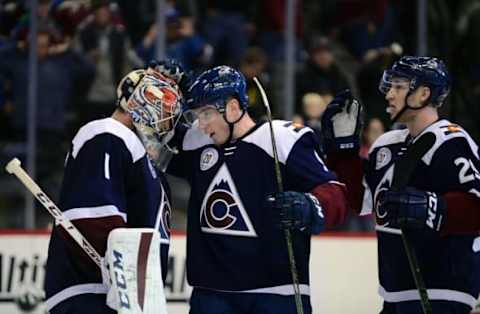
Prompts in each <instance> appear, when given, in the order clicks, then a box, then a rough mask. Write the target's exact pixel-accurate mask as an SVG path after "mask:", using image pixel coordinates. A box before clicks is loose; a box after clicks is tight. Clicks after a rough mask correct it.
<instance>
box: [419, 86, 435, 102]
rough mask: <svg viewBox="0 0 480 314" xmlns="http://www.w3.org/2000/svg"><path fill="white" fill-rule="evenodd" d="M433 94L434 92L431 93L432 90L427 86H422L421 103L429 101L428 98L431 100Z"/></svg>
mask: <svg viewBox="0 0 480 314" xmlns="http://www.w3.org/2000/svg"><path fill="white" fill-rule="evenodd" d="M431 93H432V92H431V91H430V88H428V87H427V86H422V87H421V91H420V101H421V103H424V102H425V101H427V100H428V98H430V95H431Z"/></svg>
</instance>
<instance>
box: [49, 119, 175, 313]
mask: <svg viewBox="0 0 480 314" xmlns="http://www.w3.org/2000/svg"><path fill="white" fill-rule="evenodd" d="M169 199H170V197H169V190H168V186H167V183H166V180H165V178H164V176H163V174H162V173H157V172H156V171H155V169H154V167H153V166H152V164H151V163H150V161H149V159H148V157H147V155H146V152H145V149H144V147H143V145H142V143H141V141H140V140H139V138H138V137H137V135H136V134H135V133H134V132H133V131H132V130H130V129H129V128H127V127H126V126H125V125H123V124H122V123H120V122H118V121H116V120H114V119H112V118H107V119H102V120H96V121H92V122H90V123H88V124H86V125H85V126H83V127H82V128H81V129H80V130H79V131H78V133H77V134H76V136H75V137H74V139H73V141H72V146H71V149H70V151H69V153H68V155H67V159H66V161H65V172H64V178H63V183H62V188H61V193H60V201H59V207H60V209H61V210H62V211H63V214H64V215H65V217H67V218H68V219H70V220H71V221H72V223H73V224H74V225H75V226H76V227H77V228H78V229H79V230H80V232H81V233H82V235H84V236H85V238H86V239H87V240H88V241H89V242H90V243H91V244H92V245H93V246H94V247H95V249H96V250H97V251H98V252H99V253H100V255H102V256H103V255H104V254H105V250H106V244H107V237H108V234H109V232H110V231H111V230H112V229H114V228H117V227H154V226H155V225H156V222H157V221H158V225H159V231H160V235H161V255H162V256H161V260H162V275H163V278H164V279H165V276H166V271H167V259H168V248H169V237H170V230H169V219H170V205H169ZM162 200H163V203H164V204H165V206H161V203H162ZM45 291H46V298H47V301H46V304H47V307H48V309H51V308H53V307H54V306H55V305H57V304H59V303H60V302H62V301H64V300H66V299H68V298H70V297H73V296H76V295H79V294H84V293H96V294H102V293H107V287H106V286H105V285H103V284H102V276H101V273H100V270H99V268H98V267H97V265H96V264H95V263H94V262H93V261H91V260H90V259H89V257H88V256H87V255H86V254H85V253H84V252H83V251H82V249H81V248H80V247H79V246H78V245H77V244H76V243H75V242H74V241H73V240H72V239H71V238H70V237H69V235H68V234H66V232H65V231H64V230H62V229H61V227H55V228H54V229H53V230H52V235H51V239H50V244H49V249H48V259H47V271H46V279H45Z"/></svg>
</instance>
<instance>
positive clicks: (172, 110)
mask: <svg viewBox="0 0 480 314" xmlns="http://www.w3.org/2000/svg"><path fill="white" fill-rule="evenodd" d="M181 97H182V96H181V92H180V89H179V87H178V85H177V84H176V83H175V82H174V81H173V80H171V79H169V78H166V77H164V76H163V75H161V74H160V73H158V72H156V71H154V70H152V69H148V70H135V71H132V72H130V73H129V74H128V75H127V76H125V77H124V78H123V79H122V80H121V81H120V84H119V85H118V88H117V99H118V100H117V105H118V106H119V107H121V108H122V109H123V110H125V111H126V112H128V113H129V114H130V116H131V118H132V120H133V124H134V126H135V129H136V131H137V134H138V135H139V137H140V139H141V140H142V142H143V144H144V145H145V149H146V150H147V152H148V154H149V156H150V158H151V159H152V161H154V162H155V163H156V164H157V166H158V164H159V163H161V161H160V160H159V159H160V157H161V156H160V151H161V150H162V148H163V147H164V146H165V144H166V143H167V142H168V141H169V140H170V139H171V138H172V137H173V132H174V129H175V126H176V124H177V122H178V120H179V117H180V110H181Z"/></svg>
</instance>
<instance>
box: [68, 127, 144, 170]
mask: <svg viewBox="0 0 480 314" xmlns="http://www.w3.org/2000/svg"><path fill="white" fill-rule="evenodd" d="M105 133H107V134H112V135H114V136H116V137H118V138H120V139H121V140H122V141H123V142H124V143H125V146H126V147H127V149H128V151H129V152H130V154H131V155H132V160H133V162H136V161H137V160H139V159H140V158H142V157H143V156H144V155H145V153H146V152H145V148H144V147H143V144H142V142H141V141H140V139H139V138H138V136H137V135H136V134H135V133H134V132H133V131H132V130H130V129H129V128H127V127H126V126H125V125H123V124H122V123H120V122H118V121H117V120H115V119H112V118H106V119H100V120H95V121H92V122H89V123H87V124H86V125H84V126H83V127H82V128H80V130H79V131H78V133H77V135H75V137H74V138H73V140H72V145H73V149H72V157H73V158H76V157H77V155H78V152H79V151H80V149H82V147H83V145H84V144H85V143H86V142H88V141H89V140H91V139H93V138H94V137H95V136H97V135H100V134H105Z"/></svg>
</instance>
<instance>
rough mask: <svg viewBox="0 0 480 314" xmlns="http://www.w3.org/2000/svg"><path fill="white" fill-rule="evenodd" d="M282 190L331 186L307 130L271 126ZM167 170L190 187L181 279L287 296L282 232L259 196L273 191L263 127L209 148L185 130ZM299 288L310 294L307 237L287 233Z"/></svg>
mask: <svg viewBox="0 0 480 314" xmlns="http://www.w3.org/2000/svg"><path fill="white" fill-rule="evenodd" d="M273 126H274V129H275V136H276V144H277V150H278V158H279V161H280V167H281V173H282V177H283V188H284V190H286V191H287V190H293V191H299V192H308V191H310V190H312V189H313V188H315V187H316V186H318V185H320V184H323V183H327V182H330V181H333V180H336V178H335V176H334V174H333V173H331V172H329V171H328V170H327V168H326V167H325V165H324V163H323V161H322V160H321V158H320V157H319V151H318V143H317V141H316V138H315V135H314V133H313V131H312V130H311V129H310V128H306V127H297V126H295V125H293V124H292V123H291V122H287V121H274V122H273ZM181 148H182V152H181V153H180V154H179V155H177V156H175V157H174V159H173V160H172V162H171V164H170V166H169V169H168V171H169V172H171V173H172V174H174V175H175V174H176V175H184V176H185V177H186V178H187V179H188V180H189V181H190V183H191V187H192V192H191V196H190V201H189V208H188V226H187V227H188V239H187V278H188V282H189V283H190V285H192V286H194V287H202V288H207V289H215V290H222V291H245V292H258V293H274V294H283V295H291V294H293V289H292V285H291V282H292V279H291V273H290V267H289V262H288V253H287V246H286V242H285V237H284V233H283V231H282V230H279V228H278V227H275V226H274V225H272V218H271V217H272V216H271V215H272V213H271V212H269V211H268V210H267V209H266V206H265V203H264V202H265V197H266V195H267V194H269V193H272V192H275V191H276V189H277V185H276V180H275V169H274V159H273V154H272V144H271V139H270V130H269V126H268V124H262V125H257V126H255V127H254V128H253V129H252V130H250V131H249V132H248V133H247V134H246V135H244V136H243V137H242V138H240V139H238V140H236V141H235V142H234V143H230V144H226V145H223V146H215V145H214V144H213V142H212V140H211V139H210V138H209V137H208V136H206V135H205V134H203V133H202V132H201V131H200V130H199V129H197V128H195V127H194V128H192V129H190V130H188V132H187V133H186V135H185V136H184V138H183V144H182V147H181ZM292 238H293V247H294V250H295V258H296V264H297V268H298V274H299V281H300V284H301V285H300V289H301V292H302V293H303V294H309V286H308V283H309V267H308V264H309V255H310V235H309V234H308V233H304V232H301V231H294V232H292Z"/></svg>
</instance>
